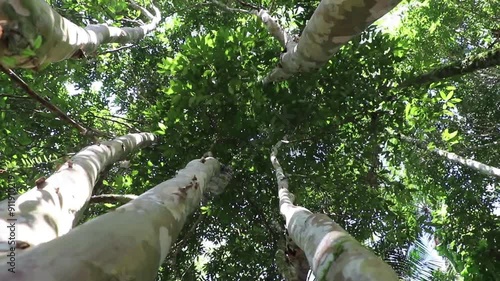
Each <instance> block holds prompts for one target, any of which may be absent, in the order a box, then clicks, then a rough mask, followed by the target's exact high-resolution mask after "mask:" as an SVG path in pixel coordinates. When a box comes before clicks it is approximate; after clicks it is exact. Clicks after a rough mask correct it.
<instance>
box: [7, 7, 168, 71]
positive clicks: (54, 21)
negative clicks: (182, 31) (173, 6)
mask: <svg viewBox="0 0 500 281" xmlns="http://www.w3.org/2000/svg"><path fill="white" fill-rule="evenodd" d="M131 5H132V6H133V7H134V8H136V9H139V10H141V11H142V12H143V14H145V15H146V16H147V17H148V18H149V19H150V20H151V22H150V23H149V24H146V25H143V26H139V27H123V28H118V27H111V26H107V25H103V24H99V25H89V26H87V27H85V28H82V27H79V26H77V25H75V24H74V23H72V22H71V21H69V20H67V19H66V18H64V17H62V16H61V15H59V14H58V13H57V12H55V11H54V10H53V9H52V8H51V7H50V6H49V5H48V4H47V3H46V2H45V1H44V0H9V1H6V0H0V35H1V39H0V63H1V64H2V65H4V66H5V67H7V68H16V67H20V68H38V67H40V66H43V65H45V64H49V63H53V62H57V61H61V60H65V59H68V58H72V57H75V58H79V57H83V56H85V55H88V54H92V53H94V52H96V51H97V49H98V48H99V47H100V46H101V45H102V44H106V43H121V44H124V43H133V42H136V41H138V40H141V39H142V38H144V36H145V35H146V34H147V33H149V32H151V31H152V30H154V29H155V28H156V26H157V25H158V23H159V22H160V19H161V16H160V12H159V10H158V9H157V8H155V7H153V9H154V12H155V14H154V15H153V14H151V13H149V12H148V11H147V10H145V9H144V8H142V7H139V6H137V5H136V4H133V3H132V4H131ZM39 36H41V38H40V39H41V45H40V47H39V48H36V47H37V46H36V44H35V42H36V41H37V38H38V37H39ZM40 39H38V40H40ZM27 49H30V50H31V51H34V53H35V54H34V55H33V54H27V53H26V50H27Z"/></svg>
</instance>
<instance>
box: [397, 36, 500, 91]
mask: <svg viewBox="0 0 500 281" xmlns="http://www.w3.org/2000/svg"><path fill="white" fill-rule="evenodd" d="M499 64H500V46H498V47H496V48H495V49H492V50H488V51H486V52H483V53H480V54H477V55H475V56H471V57H470V58H467V59H464V60H463V61H458V62H453V63H451V64H448V65H445V66H443V67H440V68H436V69H434V70H431V71H429V72H427V73H425V74H422V75H420V76H417V77H415V78H413V79H410V80H407V81H405V82H403V83H402V84H401V88H405V87H410V86H425V85H427V84H429V83H432V82H436V81H440V80H443V79H446V78H451V77H454V76H458V75H464V74H467V73H471V72H474V71H476V70H480V69H484V68H488V67H493V66H497V65H499Z"/></svg>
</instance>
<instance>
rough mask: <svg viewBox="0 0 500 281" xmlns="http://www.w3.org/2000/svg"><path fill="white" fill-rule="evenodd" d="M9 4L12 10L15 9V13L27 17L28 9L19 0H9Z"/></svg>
mask: <svg viewBox="0 0 500 281" xmlns="http://www.w3.org/2000/svg"><path fill="white" fill-rule="evenodd" d="M9 4H10V5H11V6H12V8H14V11H16V14H18V15H20V16H24V17H27V16H29V15H30V11H29V10H28V9H26V8H25V7H24V6H23V3H22V1H21V0H9Z"/></svg>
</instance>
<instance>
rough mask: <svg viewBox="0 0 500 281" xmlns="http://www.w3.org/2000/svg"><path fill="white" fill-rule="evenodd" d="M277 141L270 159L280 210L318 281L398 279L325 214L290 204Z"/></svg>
mask: <svg viewBox="0 0 500 281" xmlns="http://www.w3.org/2000/svg"><path fill="white" fill-rule="evenodd" d="M281 143H282V142H281V141H280V142H278V144H276V146H275V147H274V148H273V151H272V153H271V162H272V164H273V167H274V169H275V171H276V178H277V181H278V194H279V202H280V213H281V214H282V215H283V217H284V218H285V221H286V228H287V230H288V234H289V236H290V238H292V240H293V241H294V242H295V243H296V244H297V246H299V247H300V248H301V249H302V250H303V251H304V253H305V256H306V257H307V260H308V262H309V265H310V266H311V270H312V271H313V273H314V275H315V277H316V279H317V280H336V281H337V280H338V281H344V280H345V281H347V280H360V281H361V280H363V281H391V280H392V281H397V280H399V278H398V276H397V275H396V273H395V272H394V270H393V269H392V268H391V267H390V266H389V265H387V264H386V263H385V262H384V261H382V259H380V258H379V257H377V256H376V255H375V254H374V253H373V252H372V251H370V250H368V249H367V248H365V247H364V246H363V245H361V244H360V243H359V242H358V241H356V239H354V238H353V237H352V236H351V235H349V234H348V233H347V232H346V231H345V230H344V229H342V227H340V226H339V225H338V224H336V223H335V222H334V221H333V220H331V219H330V218H329V217H328V216H326V215H324V214H313V213H312V212H310V211H309V210H307V209H305V208H303V207H299V206H295V205H294V204H293V201H294V195H293V194H292V193H291V192H290V191H289V190H288V179H287V178H286V176H285V174H284V172H283V169H282V168H281V165H280V164H279V162H278V159H277V153H278V148H279V146H280V145H281Z"/></svg>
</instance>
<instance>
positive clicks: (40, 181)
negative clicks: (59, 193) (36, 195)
mask: <svg viewBox="0 0 500 281" xmlns="http://www.w3.org/2000/svg"><path fill="white" fill-rule="evenodd" d="M45 180H46V178H45V177H40V178H38V179H36V180H35V185H36V187H37V188H38V189H43V188H44V187H45V186H46V185H47V183H46V182H45Z"/></svg>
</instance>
